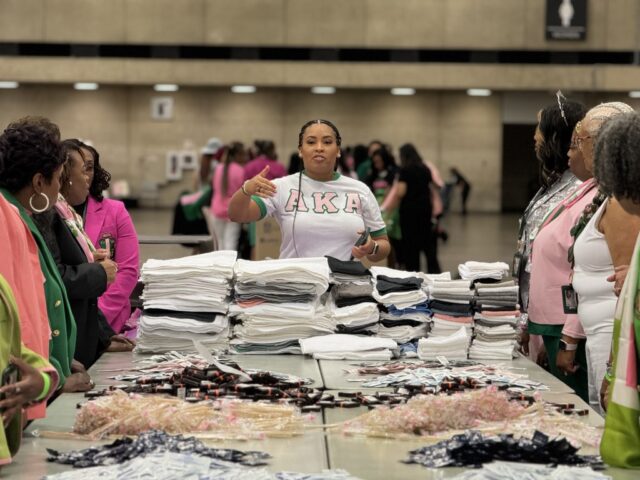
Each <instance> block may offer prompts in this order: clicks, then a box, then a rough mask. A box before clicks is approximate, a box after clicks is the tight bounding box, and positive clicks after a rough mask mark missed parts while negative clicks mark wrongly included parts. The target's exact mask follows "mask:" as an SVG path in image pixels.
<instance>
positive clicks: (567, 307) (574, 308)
mask: <svg viewBox="0 0 640 480" xmlns="http://www.w3.org/2000/svg"><path fill="white" fill-rule="evenodd" d="M560 288H561V290H562V308H563V310H564V313H566V314H576V313H578V294H577V293H576V291H575V290H574V289H573V285H562V286H561V287H560Z"/></svg>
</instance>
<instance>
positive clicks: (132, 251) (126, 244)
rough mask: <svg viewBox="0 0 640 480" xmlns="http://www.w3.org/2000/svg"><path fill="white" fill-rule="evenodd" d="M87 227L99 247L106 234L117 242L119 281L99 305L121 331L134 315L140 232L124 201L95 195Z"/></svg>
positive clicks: (91, 199) (114, 242)
mask: <svg viewBox="0 0 640 480" xmlns="http://www.w3.org/2000/svg"><path fill="white" fill-rule="evenodd" d="M84 230H85V232H87V235H88V236H89V238H90V239H91V241H92V242H93V244H94V245H95V246H96V248H101V245H100V240H101V239H104V238H108V239H109V242H110V243H113V244H114V245H115V252H114V253H115V256H114V258H113V259H112V260H114V261H115V262H116V263H117V264H118V273H117V274H116V281H115V282H113V283H112V284H111V285H109V286H108V287H107V291H106V292H105V293H104V294H103V295H102V296H101V297H100V298H99V299H98V307H99V308H100V310H101V311H102V313H104V316H105V317H106V318H107V321H108V322H109V325H111V328H113V330H114V331H115V332H116V333H120V332H121V331H122V328H123V327H124V325H125V323H126V322H127V320H128V319H129V316H130V315H131V307H130V304H129V297H130V296H131V292H132V291H133V289H134V288H135V286H136V283H137V281H138V276H139V273H140V267H139V261H140V260H139V256H140V255H139V254H140V252H139V246H138V234H137V233H136V229H135V227H134V226H133V222H132V221H131V217H130V216H129V212H127V210H126V208H125V207H124V203H122V202H120V201H117V200H111V199H109V198H105V199H104V200H103V201H102V202H99V201H98V200H96V199H95V198H93V197H92V196H89V199H88V200H87V213H86V215H85V224H84Z"/></svg>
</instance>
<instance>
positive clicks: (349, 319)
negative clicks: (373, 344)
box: [331, 302, 380, 327]
mask: <svg viewBox="0 0 640 480" xmlns="http://www.w3.org/2000/svg"><path fill="white" fill-rule="evenodd" d="M331 317H332V318H333V320H334V322H335V323H336V325H345V326H349V327H355V326H358V325H368V324H370V323H375V322H377V321H378V320H379V319H380V311H379V310H378V304H377V303H372V302H363V303H358V304H356V305H349V306H347V307H342V308H338V307H337V306H336V305H335V303H332V304H331Z"/></svg>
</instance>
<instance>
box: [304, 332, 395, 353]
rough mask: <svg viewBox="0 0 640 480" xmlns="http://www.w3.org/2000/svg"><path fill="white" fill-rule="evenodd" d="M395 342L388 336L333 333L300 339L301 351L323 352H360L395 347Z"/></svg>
mask: <svg viewBox="0 0 640 480" xmlns="http://www.w3.org/2000/svg"><path fill="white" fill-rule="evenodd" d="M397 346H398V345H397V344H396V342H394V341H393V340H391V339H389V338H376V337H366V336H359V335H345V334H339V333H336V334H333V335H323V336H318V337H311V338H305V339H301V340H300V348H301V349H302V353H306V354H313V353H325V352H362V351H366V350H376V349H384V348H390V349H393V348H397Z"/></svg>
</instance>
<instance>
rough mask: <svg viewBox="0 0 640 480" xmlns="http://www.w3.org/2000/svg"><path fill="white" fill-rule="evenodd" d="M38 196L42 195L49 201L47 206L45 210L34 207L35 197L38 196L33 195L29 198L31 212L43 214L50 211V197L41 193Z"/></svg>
mask: <svg viewBox="0 0 640 480" xmlns="http://www.w3.org/2000/svg"><path fill="white" fill-rule="evenodd" d="M38 195H42V196H43V197H44V198H45V199H46V200H47V204H46V205H45V206H44V207H43V208H36V207H34V206H33V197H35V196H36V194H35V193H34V194H33V195H31V196H30V197H29V207H30V208H31V211H32V212H33V213H42V212H46V211H47V210H49V197H47V196H46V195H45V194H44V193H42V192H40V193H38Z"/></svg>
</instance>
